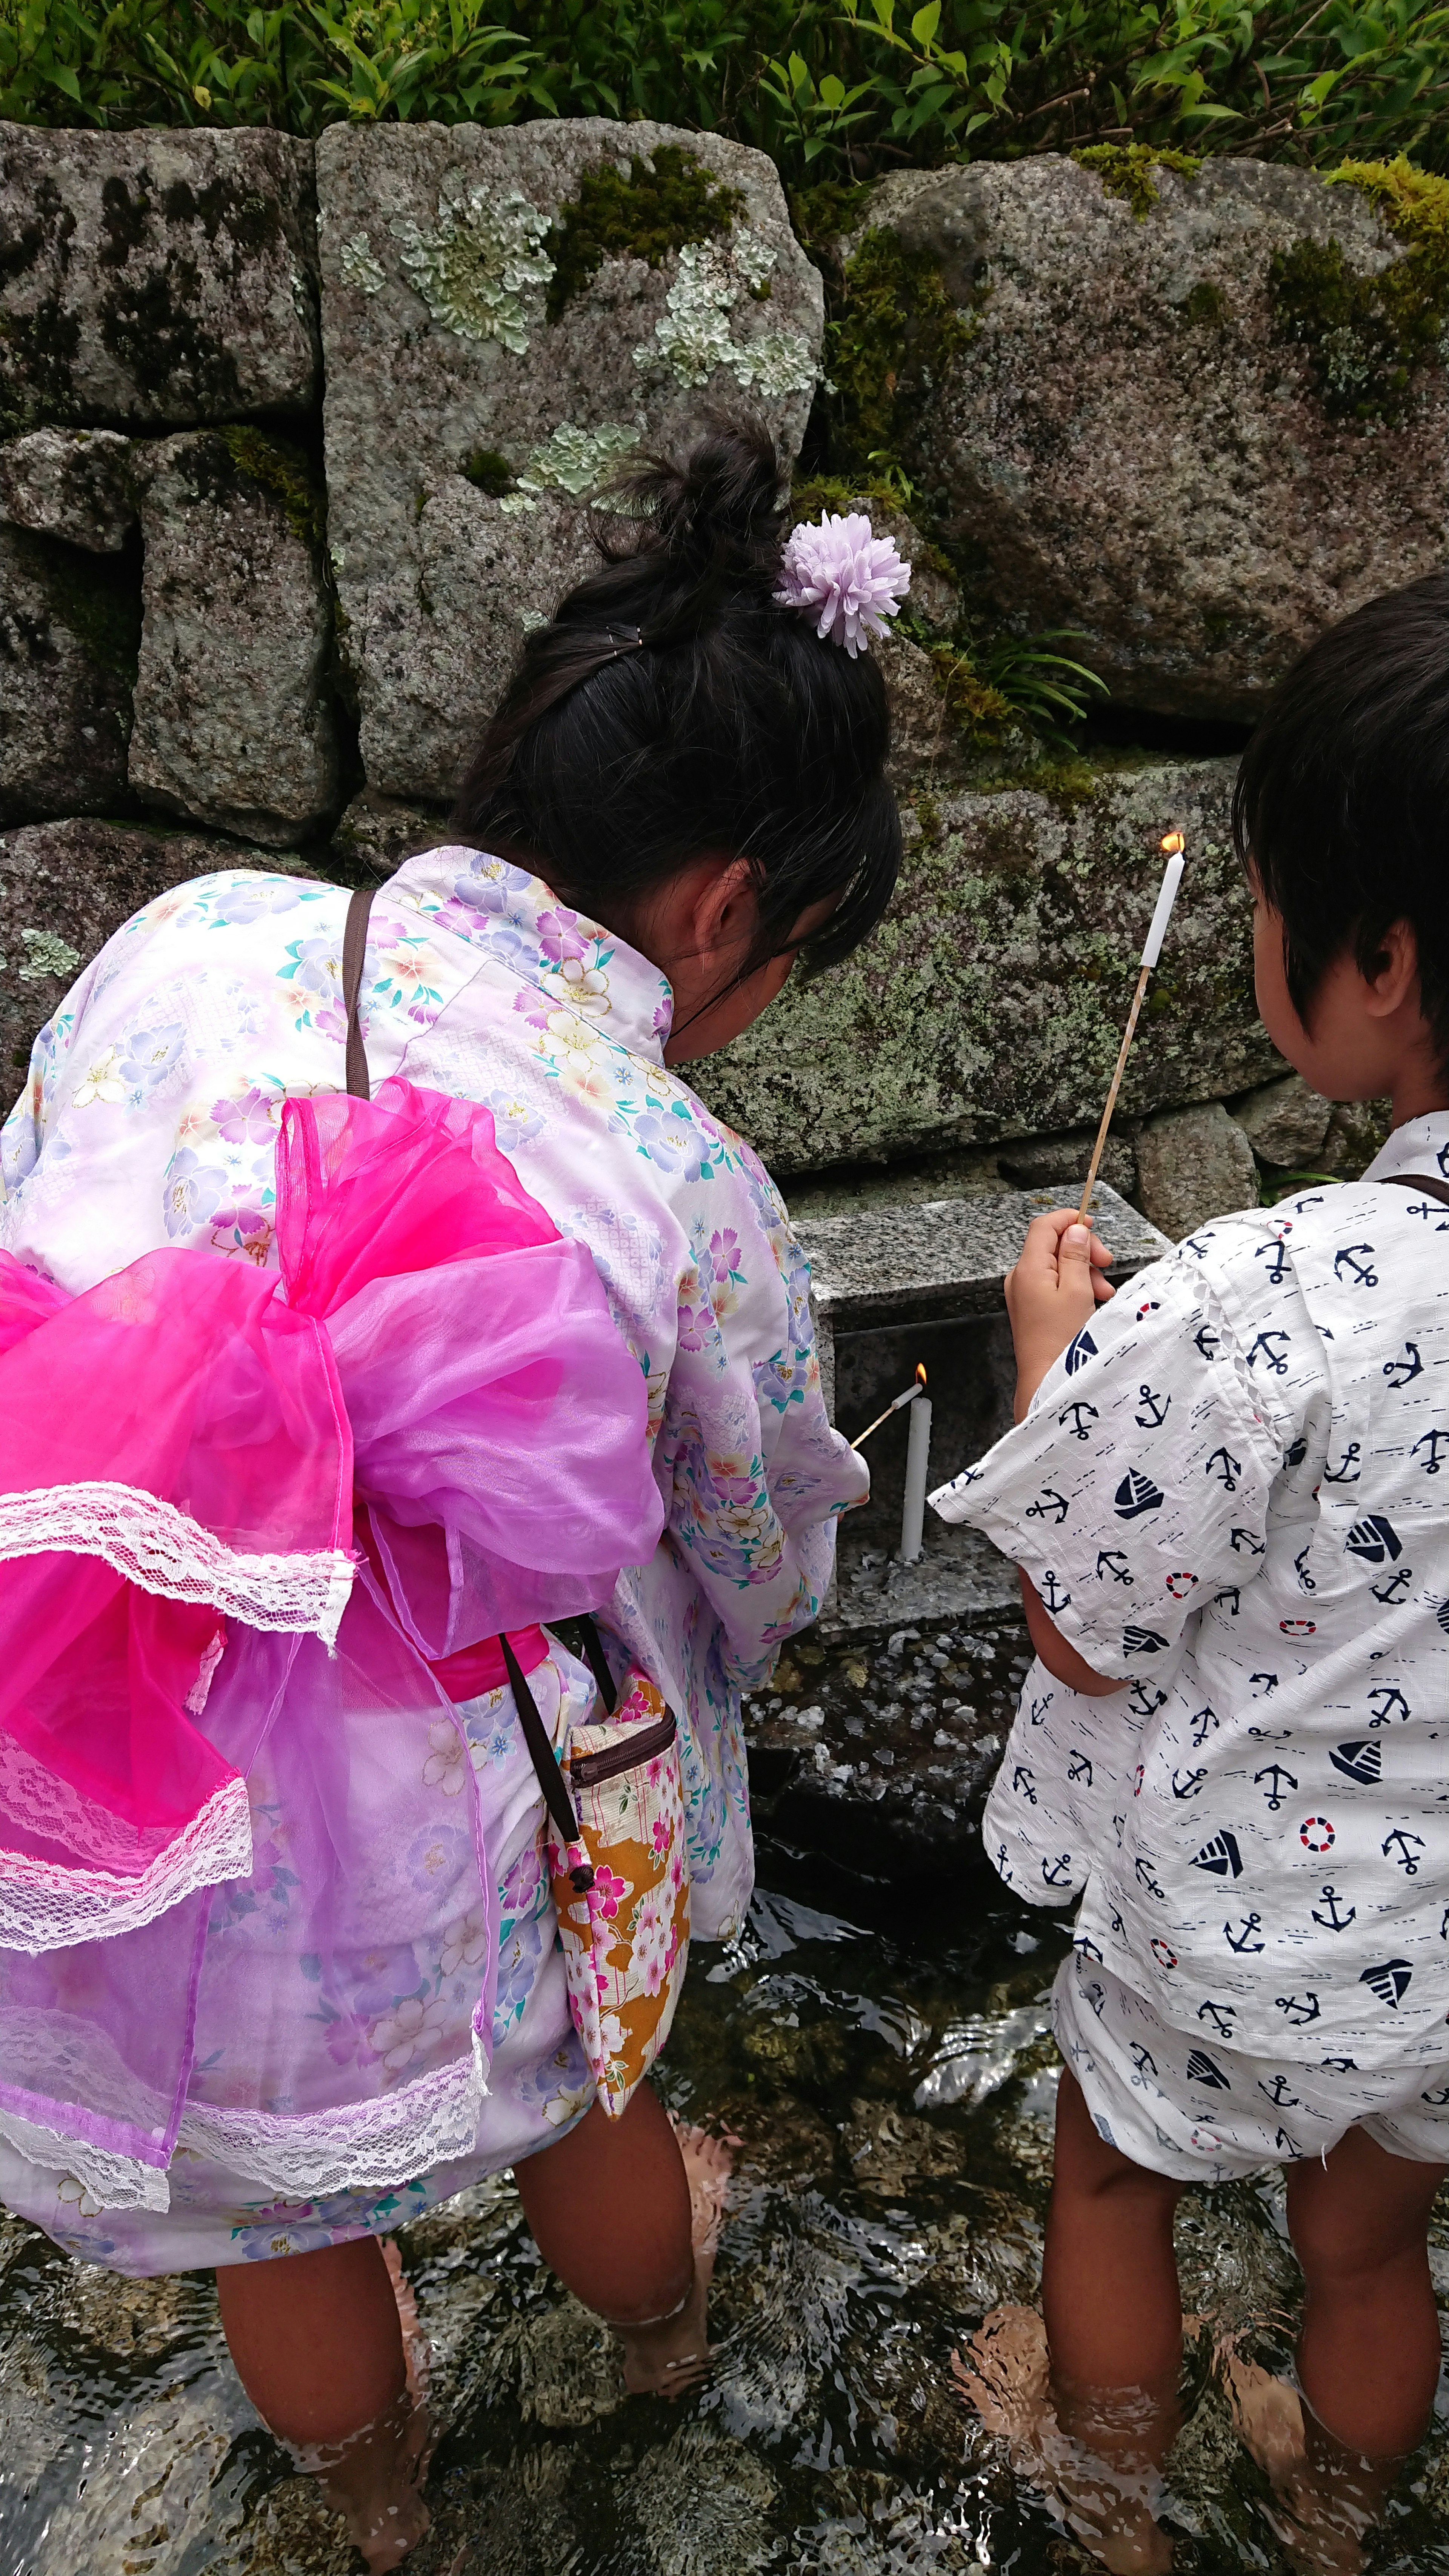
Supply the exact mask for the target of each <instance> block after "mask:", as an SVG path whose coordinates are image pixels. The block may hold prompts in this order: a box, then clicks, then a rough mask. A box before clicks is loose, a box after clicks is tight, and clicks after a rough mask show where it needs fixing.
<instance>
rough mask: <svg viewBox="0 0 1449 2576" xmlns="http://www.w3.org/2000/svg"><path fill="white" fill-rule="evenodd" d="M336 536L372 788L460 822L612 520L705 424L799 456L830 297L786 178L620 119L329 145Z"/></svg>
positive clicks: (324, 156) (327, 249)
mask: <svg viewBox="0 0 1449 2576" xmlns="http://www.w3.org/2000/svg"><path fill="white" fill-rule="evenodd" d="M317 193H318V207H319V215H320V221H321V232H320V240H321V250H322V328H323V337H324V341H325V345H326V361H327V400H326V411H325V420H326V442H327V485H328V495H329V518H328V542H329V545H330V547H331V550H332V569H333V573H334V577H335V580H336V585H337V595H338V599H339V602H340V604H341V610H342V617H343V620H344V621H345V622H344V624H343V625H342V627H341V630H340V631H341V635H342V645H343V651H344V654H345V656H346V659H347V663H348V667H349V672H350V679H351V683H352V685H353V686H354V687H355V692H356V699H357V707H358V714H359V719H360V728H361V745H362V756H363V761H364V764H365V767H366V771H367V779H368V784H369V786H370V787H372V788H373V789H375V790H377V791H378V792H379V793H381V794H383V795H385V796H389V797H400V798H403V799H422V800H424V801H428V802H431V801H441V802H443V803H445V804H446V803H448V802H450V801H451V799H452V797H453V794H454V792H455V791H456V788H457V786H458V783H459V780H460V777H461V775H462V772H463V770H464V768H465V767H466V764H467V761H468V758H469V755H470V753H471V751H472V749H473V747H474V745H475V743H476V741H477V739H478V736H479V734H480V733H481V731H482V728H483V725H484V724H485V722H486V720H487V718H488V716H489V715H490V714H491V712H492V709H493V707H494V706H495V704H496V703H497V700H498V698H499V696H500V695H501V694H502V691H503V688H504V686H505V685H506V682H507V678H508V675H509V672H510V670H511V668H512V665H513V662H514V658H515V656H516V654H517V651H518V648H519V645H520V644H521V642H522V640H523V637H524V635H525V634H526V633H527V631H528V629H529V627H530V626H531V625H533V624H536V623H538V622H540V621H541V620H542V619H543V618H545V617H547V616H548V615H549V614H550V613H551V611H552V610H553V608H554V606H555V604H556V602H557V600H558V598H559V596H560V594H561V592H563V591H565V590H567V589H569V588H570V587H571V586H572V585H573V583H575V582H576V581H577V580H579V578H580V577H581V576H582V575H583V574H584V573H585V572H587V571H588V570H590V569H591V568H592V567H593V565H594V564H595V563H596V562H597V561H598V556H597V553H596V550H595V546H594V539H593V529H594V524H595V523H594V520H593V515H592V512H593V505H594V504H595V503H596V502H598V501H599V500H600V499H603V498H607V493H608V486H609V483H610V479H611V477H612V476H613V475H614V474H615V473H616V471H617V470H618V468H619V467H620V466H621V465H627V464H628V462H629V460H630V459H631V458H632V457H634V456H635V455H642V454H644V453H646V452H647V451H648V450H650V449H651V448H654V447H656V446H659V445H661V444H662V445H665V446H668V445H669V444H670V443H671V442H672V441H673V440H674V438H675V436H676V434H677V433H678V432H679V431H680V430H681V429H682V428H683V426H684V425H685V424H686V423H687V422H689V421H692V420H694V419H695V418H697V416H698V414H699V412H700V410H701V408H702V407H704V406H705V405H708V404H710V403H716V404H718V403H720V402H724V403H728V404H732V405H734V406H736V407H739V406H740V405H741V404H742V403H747V404H748V405H749V407H750V408H751V409H752V410H755V411H757V412H759V413H761V414H762V415H763V416H764V418H765V419H766V421H767V422H768V423H769V426H770V428H771V429H772V431H773V432H774V434H775V436H776V438H777V440H778V442H779V445H780V449H781V452H782V455H783V458H784V460H785V462H786V465H787V466H788V465H790V464H792V463H793V461H794V459H795V457H796V455H797V454H798V452H799V447H800V441H801V438H802V436H803V433H804V428H805V421H806V417H807V414H808V412H809V408H810V401H811V397H812V394H813V391H814V388H815V383H816V378H817V373H818V368H819V363H820V354H821V342H822V333H823V327H824V326H823V313H822V290H821V284H820V278H819V275H818V273H817V272H816V270H815V269H814V268H812V267H811V265H810V263H809V261H808V260H807V258H806V256H805V254H804V252H803V251H802V249H801V248H800V245H799V243H798V242H797V240H796V239H795V236H794V234H793V232H792V231H791V229H790V221H789V215H788V212H787V209H786V205H785V198H784V192H783V190H782V188H781V186H780V181H779V175H778V173H777V171H776V170H775V167H774V164H773V163H772V162H771V161H769V160H767V159H766V157H765V155H764V154H763V153H762V152H754V151H751V150H750V149H749V148H748V147H747V146H745V145H744V144H741V143H734V142H731V141H729V140H728V139H727V138H725V137H723V136H720V135H716V134H688V133H685V132H683V131H681V130H678V129H675V128H673V127H670V126H664V125H653V124H650V123H648V122H641V123H633V122H630V123H622V122H621V123H615V122H614V121H612V120H611V119H609V118H607V117H568V118H561V119H559V120H558V121H557V122H556V123H551V122H548V121H546V120H539V121H536V122H534V123H532V124H527V125H521V126H516V127H513V128H509V129H500V130H485V129H484V128H482V127H480V126H471V125H456V126H451V127H444V126H441V125H422V124H420V125H416V126H414V125H388V126H379V127H376V128H373V129H363V128H360V127H358V126H351V125H336V126H333V127H331V128H330V129H329V130H328V132H327V133H326V134H324V135H323V136H322V138H321V140H320V141H319V143H318V145H317Z"/></svg>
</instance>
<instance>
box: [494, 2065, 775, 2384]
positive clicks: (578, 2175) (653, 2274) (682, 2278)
mask: <svg viewBox="0 0 1449 2576" xmlns="http://www.w3.org/2000/svg"><path fill="white" fill-rule="evenodd" d="M729 2170H730V2158H729V2154H728V2151H727V2149H726V2148H725V2147H724V2145H723V2144H722V2143H721V2141H720V2140H719V2139H717V2138H711V2137H709V2136H707V2135H706V2133H705V2131H704V2130H702V2129H680V2130H679V2131H678V2132H676V2131H675V2129H674V2128H673V2127H672V2125H671V2123H670V2120H669V2117H668V2114H667V2113H666V2112H665V2110H664V2108H663V2105H662V2104H661V2102H660V2100H659V2097H658V2095H657V2094H656V2093H654V2092H653V2091H652V2090H651V2088H650V2086H649V2085H648V2084H641V2085H640V2087H639V2089H638V2091H637V2093H635V2095H634V2097H633V2099H632V2101H631V2102H630V2104H629V2107H628V2109H627V2110H626V2111H625V2112H624V2114H623V2117H622V2118H621V2119H618V2120H611V2119H610V2118H609V2117H608V2116H607V2114H606V2113H605V2112H604V2111H603V2110H601V2108H600V2107H599V2105H598V2103H597V2102H596V2103H595V2104H594V2106H593V2108H592V2109H591V2110H590V2111H588V2112H587V2113H586V2114H585V2116H584V2118H583V2119H582V2120H581V2121H580V2122H579V2124H578V2127H577V2128H575V2129H571V2130H570V2131H569V2134H568V2136H567V2137H566V2138H560V2140H559V2141H558V2144H557V2145H556V2146H552V2147H543V2148H540V2150H539V2152H538V2154H537V2155H533V2156H529V2157H528V2158H527V2160H526V2162H524V2163H523V2164H520V2165H519V2166H518V2167H517V2168H516V2171H515V2176H514V2179H515V2181H516V2182H517V2184H518V2189H519V2193H520V2195H521V2197H522V2201H523V2210H524V2216H525V2217H526V2218H527V2220H528V2223H529V2226H530V2227H531V2228H532V2230H533V2234H534V2239H535V2242H536V2243H537V2246H538V2250H539V2252H540V2253H541V2254H542V2256H543V2258H544V2260H545V2262H546V2263H548V2264H549V2265H550V2266H551V2268H552V2269H553V2270H554V2271H555V2272H557V2274H558V2276H559V2278H560V2280H561V2281H563V2282H564V2283H565V2285H566V2286H567V2288H569V2289H570V2290H572V2291H573V2293H574V2296H575V2297H576V2298H578V2299H582V2301H583V2303H584V2305H585V2307H589V2308H593V2309H594V2310H595V2311H596V2313H597V2314H598V2315H599V2316H601V2317H603V2318H605V2319H606V2320H607V2322H608V2323H609V2324H610V2325H611V2326H612V2327H613V2328H614V2330H615V2332H616V2333H617V2334H618V2335H619V2337H620V2340H621V2341H622V2343H623V2346H624V2378H625V2384H626V2386H627V2387H628V2388H629V2389H630V2391H631V2392H632V2393H633V2394H634V2395H637V2396H645V2395H661V2396H682V2395H683V2394H684V2393H685V2391H686V2390H687V2389H689V2388H691V2387H694V2386H695V2385H697V2383H698V2381H699V2380H700V2379H701V2378H702V2376H703V2374H704V2370H705V2366H706V2363H707V2360H708V2349H709V2348H708V2340H707V2334H706V2320H705V2308H706V2302H707V2296H708V2290H709V2282H710V2276H711V2274H712V2272H713V2270H714V2256H715V2247H716V2244H717V2242H718V2238H719V2228H720V2221H721V2218H722V2215H723V2201H724V2188H725V2184H726V2182H727V2180H728V2177H729Z"/></svg>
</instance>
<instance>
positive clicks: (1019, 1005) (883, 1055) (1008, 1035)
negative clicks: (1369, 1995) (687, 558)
mask: <svg viewBox="0 0 1449 2576" xmlns="http://www.w3.org/2000/svg"><path fill="white" fill-rule="evenodd" d="M1232 783H1233V763H1232V762H1231V761H1227V760H1210V761H1191V762H1188V761H1182V762H1171V763H1164V764H1162V765H1160V766H1151V767H1145V768H1141V769H1137V770H1131V771H1105V772H1103V773H1102V774H1101V775H1100V776H1099V777H1098V778H1097V779H1096V780H1095V782H1093V783H1091V784H1090V786H1089V791H1088V792H1087V793H1086V794H1084V795H1076V794H1074V795H1073V796H1072V797H1070V798H1068V797H1066V796H1059V795H1049V794H1046V793H1043V792H1040V791H1038V790H1034V789H1031V788H1025V787H1017V788H1009V789H1006V790H1003V791H1002V792H1000V793H997V794H981V793H967V792H955V793H952V792H945V793H943V794H941V795H940V797H939V799H938V800H937V802H936V806H935V810H934V816H933V821H934V828H935V835H936V836H935V837H934V838H933V839H931V840H929V841H928V840H927V839H926V838H925V837H924V835H918V836H917V837H916V838H915V840H914V842H913V845H912V847H911V850H910V853H909V855H908V858H907V861H906V865H905V868H904V870H903V873H902V877H901V881H900V884H899V886H898V888H897V890H896V895H895V898H894V901H893V902H892V904H891V907H890V910H889V912H888V913H887V915H886V918H885V920H884V921H883V923H882V924H881V927H880V929H879V930H878V931H877V932H876V933H875V936H874V937H873V938H872V939H871V940H870V941H869V942H868V943H867V945H866V946H865V947H864V948H863V949H861V950H860V951H859V952H858V954H857V955H856V956H855V957H853V958H851V959H849V960H848V961H847V962H846V963H845V964H844V965H842V966H838V967H835V968H833V969H832V970H831V971H830V972H829V973H827V974H825V975H823V976H822V977H821V978H820V979H819V981H818V982H816V983H813V984H802V983H792V984H790V985H789V986H787V988H786V991H785V993H784V995H783V996H782V998H781V1000H780V1001H779V1002H777V1003H776V1004H775V1006H774V1008H773V1009H772V1010H770V1011H769V1012H768V1013H767V1014H766V1015H765V1017H764V1018H763V1019H761V1020H759V1021H758V1022H757V1023H756V1025H755V1027H754V1028H753V1029H751V1030H750V1031H749V1032H748V1034H747V1035H746V1036H744V1037H742V1038H739V1039H737V1040H736V1041H735V1043H734V1045H733V1046H731V1047H728V1048H726V1049H725V1050H724V1052H723V1053H722V1054H720V1055H718V1056H714V1057H711V1058H710V1059H709V1061H708V1062H707V1063H705V1064H702V1065H701V1066H700V1067H699V1069H698V1076H697V1079H698V1085H699V1089H700V1091H701V1093H702V1094H703V1096H704V1097H705V1099H706V1100H707V1101H708V1102H709V1104H710V1106H711V1107H712V1108H713V1109H716V1110H717V1111H719V1112H720V1113H721V1114H722V1115H723V1116H724V1117H726V1118H728V1119H729V1120H730V1121H731V1123H732V1124H733V1125H735V1126H737V1127H740V1128H742V1129H743V1131H744V1133H745V1134H746V1135H747V1136H748V1137H749V1138H750V1139H751V1141H752V1143H754V1144H755V1145H756V1146H757V1147H758V1148H759V1151H760V1152H761V1153H762V1154H763V1156H764V1158H765V1160H766V1162H767V1163H768V1164H769V1165H770V1167H771V1169H772V1170H775V1171H780V1172H803V1171H820V1170H824V1169H827V1168H828V1167H829V1166H831V1165H832V1164H860V1163H867V1162H881V1163H884V1162H888V1161H890V1160H891V1159H893V1158H894V1157H897V1156H903V1155H921V1156H924V1155H929V1154H931V1153H933V1152H937V1151H943V1150H945V1149H947V1148H951V1147H959V1146H966V1145H973V1144H982V1145H988V1146H990V1145H994V1144H995V1143H996V1142H997V1141H998V1140H999V1139H1006V1138H1011V1137H1022V1136H1032V1135H1041V1134H1045V1133H1048V1132H1055V1131H1059V1130H1062V1129H1070V1128H1076V1127H1092V1128H1095V1125H1096V1122H1097V1119H1098V1117H1099V1116H1100V1114H1101V1106H1102V1102H1103V1100H1104V1099H1105V1098H1106V1093H1107V1085H1108V1083H1109V1081H1110V1079H1111V1075H1112V1067H1113V1064H1114V1063H1115V1061H1116V1055H1117V1049H1118V1045H1119V1043H1120V1040H1121V1034H1122V1030H1123V1028H1124V1027H1125V1025H1126V1020H1127V1012H1128V1008H1129V1005H1130V1003H1131V998H1132V992H1133V987H1134V985H1135V983H1136V979H1137V961H1138V958H1139V955H1140V953H1141V947H1142V940H1143V936H1144V933H1145V931H1146V928H1147V924H1148V922H1149V920H1150V918H1151V915H1152V909H1153V905H1154V903H1155V901H1156V896H1157V889H1158V885H1159V883H1160V881H1161V875H1162V860H1161V857H1160V855H1159V852H1158V843H1159V840H1160V838H1161V835H1162V834H1163V833H1164V832H1165V831H1168V830H1171V829H1177V830H1180V831H1182V832H1184V833H1185V834H1186V838H1187V874H1186V876H1185V878H1184V881H1183V890H1182V894H1181V896H1180V897H1179V900H1178V906H1177V910H1176V913H1175V914H1174V917H1173V922H1172V927H1171V930H1170V931H1169V934H1168V939H1167V945H1166V947H1165V948H1164V951H1163V957H1162V964H1161V967H1160V969H1159V972H1158V973H1157V975H1156V977H1155V978H1154V981H1153V984H1152V988H1151V990H1150V992H1149V995H1148V1001H1147V1006H1146V1008H1145V1010H1144V1012H1143V1015H1142V1020H1141V1022H1140V1024H1139V1029H1138V1035H1137V1040H1136V1044H1135V1046H1134V1049H1133V1052H1132V1055H1131V1057H1130V1059H1129V1062H1128V1068H1127V1077H1126V1081H1125V1083H1124V1086H1123V1092H1122V1115H1123V1117H1124V1119H1130V1118H1132V1117H1141V1116H1142V1115H1144V1114H1145V1113H1146V1112H1148V1111H1150V1110H1155V1109H1159V1108H1167V1107H1170V1106H1174V1105H1176V1104H1177V1103H1180V1102H1181V1103H1185V1102H1191V1101H1201V1100H1212V1099H1220V1098H1222V1097H1223V1096H1224V1095H1225V1094H1229V1093H1233V1092H1238V1091H1245V1090H1247V1089H1249V1088H1250V1087H1251V1086H1253V1085H1255V1084H1258V1083H1262V1082H1265V1081H1267V1080H1269V1079H1270V1077H1271V1076H1272V1075H1274V1074H1276V1073H1281V1072H1282V1071H1283V1069H1284V1068H1283V1066H1282V1064H1281V1062H1280V1060H1279V1058H1278V1056H1277V1055H1276V1053H1275V1051H1274V1049H1273V1047H1272V1046H1271V1045H1270V1043H1269V1041H1268V1038H1267V1036H1266V1035H1265V1033H1264V1031H1263V1029H1262V1027H1261V1026H1260V1024H1259V1021H1258V1017H1257V1013H1256V1010H1255V1008H1254V1004H1253V973H1252V937H1251V928H1250V919H1249V905H1248V899H1247V895H1246V892H1245V889H1244V886H1243V881H1242V876H1241V873H1240V871H1239V869H1238V866H1237V862H1236V859H1235V858H1234V855H1233V849H1232V839H1231V834H1230V830H1229V807H1230V802H1231V796H1232Z"/></svg>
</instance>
